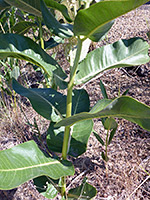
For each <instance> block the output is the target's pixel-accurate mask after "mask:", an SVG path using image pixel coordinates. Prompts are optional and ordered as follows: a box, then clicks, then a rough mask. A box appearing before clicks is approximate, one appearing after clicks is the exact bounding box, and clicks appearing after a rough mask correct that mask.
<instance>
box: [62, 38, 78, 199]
mask: <svg viewBox="0 0 150 200" xmlns="http://www.w3.org/2000/svg"><path fill="white" fill-rule="evenodd" d="M81 49H82V41H81V40H80V39H78V46H77V52H76V57H75V60H74V65H73V67H72V69H71V73H70V82H69V84H68V90H67V107H66V118H68V117H70V116H71V114H72V113H71V112H72V89H73V85H74V78H75V75H76V70H77V67H78V63H79V60H80V54H81ZM69 139H70V126H67V127H65V132H64V139H63V147H62V159H63V160H65V159H67V153H68V149H69ZM61 195H62V196H66V177H62V189H61Z"/></svg>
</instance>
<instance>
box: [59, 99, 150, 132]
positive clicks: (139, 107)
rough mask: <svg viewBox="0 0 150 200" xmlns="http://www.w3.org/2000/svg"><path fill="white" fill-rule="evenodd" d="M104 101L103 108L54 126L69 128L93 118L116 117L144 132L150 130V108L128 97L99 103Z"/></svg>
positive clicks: (78, 115)
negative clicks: (138, 127) (135, 125)
mask: <svg viewBox="0 0 150 200" xmlns="http://www.w3.org/2000/svg"><path fill="white" fill-rule="evenodd" d="M104 101H106V104H105V103H104V104H105V107H103V108H101V109H99V108H98V107H97V109H94V110H93V112H92V113H90V112H89V113H86V112H83V113H80V114H76V115H74V116H72V117H69V118H67V119H63V120H61V121H60V122H58V123H57V124H56V127H59V126H70V125H72V124H74V123H76V122H78V121H82V120H88V119H93V118H104V117H118V118H124V119H127V120H128V121H131V122H134V123H136V124H138V125H139V126H141V127H142V128H144V129H146V130H150V107H149V106H147V105H145V104H143V103H140V102H139V101H137V100H135V99H133V98H131V97H128V96H121V97H118V98H116V99H115V100H113V101H112V102H111V103H110V102H109V101H108V99H102V100H101V102H104Z"/></svg>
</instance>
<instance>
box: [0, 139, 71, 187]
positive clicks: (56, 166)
mask: <svg viewBox="0 0 150 200" xmlns="http://www.w3.org/2000/svg"><path fill="white" fill-rule="evenodd" d="M73 174H74V169H73V166H72V164H71V163H70V162H69V161H63V162H62V163H61V162H60V161H58V160H56V159H53V158H50V157H48V156H46V155H45V154H44V153H43V152H42V151H41V150H40V149H39V148H38V146H37V145H36V143H35V142H34V141H29V142H25V143H23V144H19V145H17V146H15V147H12V148H11V149H7V150H4V151H0V189H1V190H9V189H12V188H15V187H18V186H19V185H21V184H23V183H25V182H26V181H28V180H31V179H33V178H35V177H38V176H42V175H45V176H49V177H51V178H53V179H59V178H60V177H62V176H68V175H73Z"/></svg>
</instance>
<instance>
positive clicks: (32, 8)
mask: <svg viewBox="0 0 150 200" xmlns="http://www.w3.org/2000/svg"><path fill="white" fill-rule="evenodd" d="M5 2H6V3H8V4H9V5H11V6H14V7H17V8H19V9H20V10H23V11H26V12H28V13H31V14H33V15H36V16H39V17H41V10H40V0H5Z"/></svg>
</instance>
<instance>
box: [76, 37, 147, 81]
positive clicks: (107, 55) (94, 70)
mask: <svg viewBox="0 0 150 200" xmlns="http://www.w3.org/2000/svg"><path fill="white" fill-rule="evenodd" d="M148 49H149V45H148V43H147V42H146V41H144V40H143V39H140V38H132V39H129V40H119V41H117V42H115V43H114V44H109V45H106V46H102V47H100V48H97V49H95V50H94V51H92V52H90V53H89V54H88V55H87V57H86V58H85V59H84V60H83V61H82V62H81V63H80V64H79V65H78V69H77V74H76V77H75V85H78V84H82V83H85V82H87V81H89V80H90V79H92V78H94V77H95V76H96V75H98V74H99V73H101V72H103V71H105V70H108V69H111V68H120V67H129V66H135V65H140V64H144V63H147V62H149V60H150V58H149V56H148Z"/></svg>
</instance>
